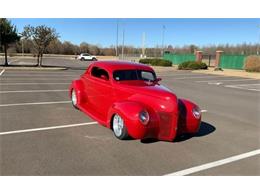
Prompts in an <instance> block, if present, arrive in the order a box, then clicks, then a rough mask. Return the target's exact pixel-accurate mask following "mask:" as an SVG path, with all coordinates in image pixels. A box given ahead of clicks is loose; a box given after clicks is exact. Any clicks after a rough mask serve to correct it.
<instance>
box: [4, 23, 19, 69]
mask: <svg viewBox="0 0 260 195" xmlns="http://www.w3.org/2000/svg"><path fill="white" fill-rule="evenodd" d="M19 40H20V36H19V35H18V34H17V29H16V26H14V25H12V24H11V21H9V20H7V19H6V18H0V45H1V47H3V48H4V53H5V65H8V62H7V49H8V46H9V44H11V43H14V42H16V41H19Z"/></svg>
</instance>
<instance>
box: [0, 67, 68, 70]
mask: <svg viewBox="0 0 260 195" xmlns="http://www.w3.org/2000/svg"><path fill="white" fill-rule="evenodd" d="M0 68H2V69H5V70H40V71H50V70H67V69H68V68H67V67H53V68H51V67H9V66H0Z"/></svg>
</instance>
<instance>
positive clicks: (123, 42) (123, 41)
mask: <svg viewBox="0 0 260 195" xmlns="http://www.w3.org/2000/svg"><path fill="white" fill-rule="evenodd" d="M124 44H125V28H123V40H122V60H123V59H124Z"/></svg>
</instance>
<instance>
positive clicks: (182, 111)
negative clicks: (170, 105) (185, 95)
mask: <svg viewBox="0 0 260 195" xmlns="http://www.w3.org/2000/svg"><path fill="white" fill-rule="evenodd" d="M178 107H179V119H178V134H183V133H197V132H198V130H199V127H200V122H201V116H200V118H199V119H197V118H195V117H194V116H193V113H192V109H193V108H194V107H198V106H197V105H196V104H194V103H193V102H191V101H189V100H186V99H178Z"/></svg>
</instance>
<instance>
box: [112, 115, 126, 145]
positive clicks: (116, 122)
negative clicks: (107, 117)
mask: <svg viewBox="0 0 260 195" xmlns="http://www.w3.org/2000/svg"><path fill="white" fill-rule="evenodd" d="M112 129H113V131H114V135H115V136H116V137H117V138H118V139H121V140H123V139H126V138H128V134H127V128H126V126H125V123H124V120H123V118H122V117H121V116H119V115H118V114H115V115H114V117H113V123H112Z"/></svg>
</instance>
